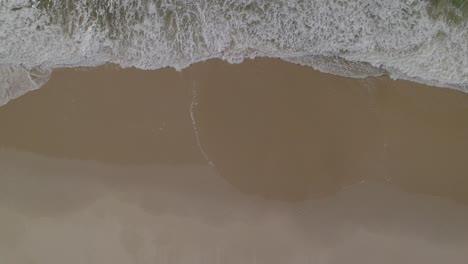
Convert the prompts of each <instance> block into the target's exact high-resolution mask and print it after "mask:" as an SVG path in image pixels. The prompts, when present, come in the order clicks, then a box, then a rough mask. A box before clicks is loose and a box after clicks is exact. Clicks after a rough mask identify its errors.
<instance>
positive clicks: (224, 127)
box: [0, 59, 468, 264]
mask: <svg viewBox="0 0 468 264" xmlns="http://www.w3.org/2000/svg"><path fill="white" fill-rule="evenodd" d="M467 120H468V94H465V93H462V92H458V91H454V90H450V89H443V88H434V87H429V86H425V85H421V84H416V83H412V82H407V81H395V80H391V79H389V78H388V77H385V76H383V77H372V78H366V79H351V78H345V77H339V76H334V75H330V74H324V73H320V72H318V71H314V70H313V69H311V68H307V67H303V66H299V65H293V64H290V63H286V62H283V61H280V60H275V59H256V60H253V61H252V60H247V61H245V62H244V63H242V64H234V65H232V64H227V63H225V62H222V61H220V60H212V61H208V62H204V63H198V64H195V65H192V66H191V67H189V68H187V69H185V70H183V71H181V72H178V71H175V70H174V69H162V70H156V71H142V70H136V69H119V68H117V67H116V66H112V65H107V66H101V67H97V68H82V69H60V70H55V71H54V72H53V74H52V76H51V78H50V80H49V82H48V83H47V84H46V85H45V86H44V87H42V88H41V89H38V90H35V91H32V92H29V93H28V94H26V95H24V96H22V97H20V98H18V99H15V100H13V101H11V102H9V103H8V104H7V105H5V106H2V107H0V124H2V125H1V129H0V168H1V169H0V216H1V217H0V263H116V264H120V263H339V264H340V263H346V264H353V263H424V264H429V263H442V262H446V263H465V262H464V261H466V258H467V257H468V253H467V252H466V250H465V249H466V248H468V232H467V230H468V207H467V206H468V177H467V175H468V122H467ZM64 240H67V241H69V242H67V243H63V241H64Z"/></svg>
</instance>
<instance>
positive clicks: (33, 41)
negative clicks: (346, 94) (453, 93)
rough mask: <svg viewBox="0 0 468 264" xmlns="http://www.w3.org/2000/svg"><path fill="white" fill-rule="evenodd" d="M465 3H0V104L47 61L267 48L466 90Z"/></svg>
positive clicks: (236, 55) (332, 65)
mask: <svg viewBox="0 0 468 264" xmlns="http://www.w3.org/2000/svg"><path fill="white" fill-rule="evenodd" d="M467 2H468V0H452V1H449V0H445V1H444V0H274V1H273V0H61V1H59V0H57V1H52V0H0V105H1V104H2V103H5V102H7V101H8V100H10V99H12V98H15V97H17V96H19V95H21V94H22V93H24V92H26V91H28V90H32V89H36V88H38V87H40V85H42V84H43V83H44V82H45V81H46V80H47V77H48V74H50V72H51V69H54V68H58V67H75V66H95V65H99V64H104V63H116V64H119V65H121V66H122V67H130V66H134V67H137V68H141V69H158V68H162V67H168V66H169V67H175V68H177V69H182V68H184V67H187V66H189V65H190V64H192V63H195V62H199V61H203V60H207V59H210V58H221V59H224V60H227V61H229V62H232V63H237V62H241V61H242V60H244V59H245V58H253V57H273V58H281V59H284V60H286V61H290V62H294V63H298V64H303V65H308V66H311V67H314V68H316V69H318V70H321V71H324V72H329V73H334V74H338V75H344V76H350V77H366V76H371V75H380V74H388V75H390V76H391V77H392V78H399V79H408V80H413V81H417V82H422V83H427V84H431V85H436V86H441V87H450V88H454V89H458V90H461V91H465V92H468V23H467V21H468V19H466V18H467V16H468V15H467V13H468V3H467Z"/></svg>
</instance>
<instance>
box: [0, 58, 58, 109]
mask: <svg viewBox="0 0 468 264" xmlns="http://www.w3.org/2000/svg"><path fill="white" fill-rule="evenodd" d="M51 73H52V69H47V68H42V67H35V68H33V69H26V68H24V67H21V66H16V65H0V106H2V105H4V104H6V103H7V102H9V101H11V100H13V99H15V98H18V97H20V96H21V95H24V94H25V93H27V92H29V91H33V90H36V89H38V88H40V87H41V86H43V85H44V84H45V83H46V82H47V81H48V80H49V78H50V75H51Z"/></svg>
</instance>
